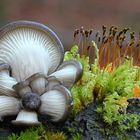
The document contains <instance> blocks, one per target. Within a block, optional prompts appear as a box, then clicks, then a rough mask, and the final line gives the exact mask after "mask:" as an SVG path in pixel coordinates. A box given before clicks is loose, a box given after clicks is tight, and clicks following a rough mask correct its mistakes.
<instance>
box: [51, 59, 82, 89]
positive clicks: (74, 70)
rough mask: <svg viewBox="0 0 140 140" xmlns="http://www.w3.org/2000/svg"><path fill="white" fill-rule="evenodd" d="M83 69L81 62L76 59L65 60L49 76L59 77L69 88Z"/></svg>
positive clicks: (78, 77)
mask: <svg viewBox="0 0 140 140" xmlns="http://www.w3.org/2000/svg"><path fill="white" fill-rule="evenodd" d="M82 74H83V69H82V65H81V63H79V62H78V61H74V60H72V61H65V62H63V63H62V64H61V65H60V66H59V67H58V69H57V71H56V72H54V73H52V74H51V76H55V77H56V78H58V79H60V81H62V82H63V84H64V85H65V86H66V87H67V88H71V87H72V86H73V84H74V83H76V82H77V81H78V80H79V79H80V78H81V76H82Z"/></svg>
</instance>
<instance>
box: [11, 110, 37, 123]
mask: <svg viewBox="0 0 140 140" xmlns="http://www.w3.org/2000/svg"><path fill="white" fill-rule="evenodd" d="M12 123H14V124H17V125H20V124H25V125H35V124H39V122H38V118H37V113H36V112H34V111H26V110H21V111H20V112H19V114H18V116H17V118H16V120H14V121H12Z"/></svg>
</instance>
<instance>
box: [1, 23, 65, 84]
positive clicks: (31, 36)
mask: <svg viewBox="0 0 140 140" xmlns="http://www.w3.org/2000/svg"><path fill="white" fill-rule="evenodd" d="M0 54H1V55H0V63H7V64H9V65H10V67H11V69H12V73H11V75H12V77H14V78H15V79H16V80H17V82H21V81H24V80H26V79H27V78H28V77H30V76H32V75H33V74H35V73H39V72H42V73H43V74H45V75H48V74H51V73H52V72H54V71H55V70H56V69H57V67H58V66H59V65H60V64H61V62H62V61H63V57H64V49H63V45H62V43H61V42H60V40H59V39H58V37H57V35H56V34H55V33H54V32H53V31H52V30H51V29H49V28H48V27H47V26H45V25H43V24H40V23H36V22H31V21H16V22H12V23H9V24H7V25H6V26H4V27H2V28H1V29H0Z"/></svg>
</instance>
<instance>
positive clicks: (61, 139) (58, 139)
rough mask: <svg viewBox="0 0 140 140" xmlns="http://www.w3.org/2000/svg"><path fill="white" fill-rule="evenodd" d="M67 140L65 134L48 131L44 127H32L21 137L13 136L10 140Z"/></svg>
mask: <svg viewBox="0 0 140 140" xmlns="http://www.w3.org/2000/svg"><path fill="white" fill-rule="evenodd" d="M30 139H31V140H66V139H67V137H66V136H65V134H64V133H63V132H53V131H49V130H48V131H46V130H45V127H44V126H43V125H40V126H39V127H32V128H30V129H27V130H26V131H25V132H21V133H20V134H19V135H16V134H12V135H11V136H9V137H8V140H30Z"/></svg>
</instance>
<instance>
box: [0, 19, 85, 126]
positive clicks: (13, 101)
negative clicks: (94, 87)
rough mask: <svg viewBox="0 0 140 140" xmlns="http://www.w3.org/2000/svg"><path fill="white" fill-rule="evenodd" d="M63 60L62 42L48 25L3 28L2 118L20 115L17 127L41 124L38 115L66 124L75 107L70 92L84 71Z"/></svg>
mask: <svg viewBox="0 0 140 140" xmlns="http://www.w3.org/2000/svg"><path fill="white" fill-rule="evenodd" d="M63 57H64V50H63V46H62V43H61V42H60V40H59V39H58V37H57V36H56V35H55V33H54V32H53V31H52V30H50V29H49V28H48V27H46V26H45V25H42V24H40V23H35V22H31V21H17V22H13V23H10V24H8V25H6V26H4V27H3V28H1V29H0V101H1V100H2V99H4V101H3V102H0V117H3V116H7V115H13V114H17V118H16V120H13V121H12V123H13V124H15V125H38V124H40V122H39V121H38V118H37V115H38V113H40V114H45V115H46V116H50V117H51V118H52V119H51V120H52V121H53V122H61V121H65V120H66V118H67V117H68V115H69V113H70V111H71V109H72V105H73V99H72V96H71V93H70V90H69V89H70V88H71V87H72V86H73V84H74V83H76V82H77V81H78V80H79V79H80V78H81V76H82V72H83V71H82V65H81V64H80V63H79V62H77V61H66V62H63V63H62V61H63ZM61 63H62V64H61ZM9 68H11V69H9ZM6 103H7V104H6ZM14 106H15V110H14ZM4 109H5V111H4Z"/></svg>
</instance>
